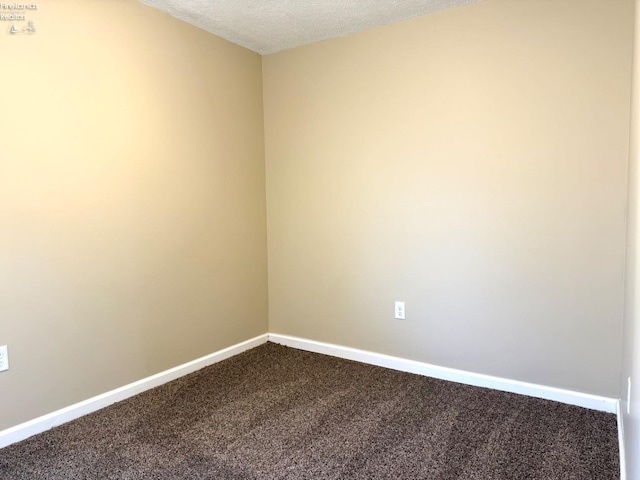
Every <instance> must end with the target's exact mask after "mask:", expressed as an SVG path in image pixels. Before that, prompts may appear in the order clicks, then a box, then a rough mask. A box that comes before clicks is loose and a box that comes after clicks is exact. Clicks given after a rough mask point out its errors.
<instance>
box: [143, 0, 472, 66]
mask: <svg viewBox="0 0 640 480" xmlns="http://www.w3.org/2000/svg"><path fill="white" fill-rule="evenodd" d="M142 1H143V3H146V4H147V5H150V6H152V7H156V8H159V9H161V10H164V11H166V12H168V13H170V14H171V15H173V16H174V17H177V18H179V19H181V20H184V21H186V22H188V23H191V24H193V25H196V26H198V27H200V28H203V29H204V30H207V31H209V32H211V33H214V34H215V35H218V36H220V37H223V38H226V39H227V40H229V41H231V42H234V43H237V44H238V45H242V46H243V47H246V48H249V49H250V50H253V51H254V52H258V53H260V54H263V55H264V54H268V53H275V52H279V51H281V50H287V49H289V48H294V47H299V46H301V45H307V44H309V43H313V42H317V41H320V40H325V39H327V38H333V37H341V36H343V35H347V34H349V33H354V32H359V31H362V30H366V29H368V28H372V27H377V26H379V25H388V24H390V23H394V22H398V21H401V20H406V19H408V18H412V17H417V16H419V15H426V14H428V13H434V12H438V11H441V10H445V9H448V8H453V7H458V6H461V5H466V4H469V3H475V2H478V1H480V0H142Z"/></svg>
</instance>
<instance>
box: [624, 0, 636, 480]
mask: <svg viewBox="0 0 640 480" xmlns="http://www.w3.org/2000/svg"><path fill="white" fill-rule="evenodd" d="M634 38H635V48H634V62H633V88H632V93H633V94H632V102H631V129H630V131H631V138H630V149H629V206H628V229H627V269H626V292H625V319H624V359H623V369H622V377H621V390H622V395H621V397H622V404H621V410H622V414H623V425H624V433H625V437H624V444H625V453H626V460H627V461H626V467H627V478H628V479H629V480H635V479H637V478H640V320H639V316H640V308H639V305H638V300H639V299H640V282H638V275H639V272H640V256H639V255H638V251H639V246H638V242H639V241H640V236H639V235H638V226H639V225H640V222H639V220H640V218H639V217H640V210H639V209H638V190H639V189H640V169H639V165H640V0H636V10H635V35H634ZM629 379H631V389H630V390H631V391H629V383H628V380H629Z"/></svg>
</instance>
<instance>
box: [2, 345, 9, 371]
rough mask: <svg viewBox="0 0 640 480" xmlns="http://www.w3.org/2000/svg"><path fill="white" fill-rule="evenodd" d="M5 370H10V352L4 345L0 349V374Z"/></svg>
mask: <svg viewBox="0 0 640 480" xmlns="http://www.w3.org/2000/svg"><path fill="white" fill-rule="evenodd" d="M5 370H9V351H8V350H7V346H6V345H3V346H1V347H0V372H4V371H5Z"/></svg>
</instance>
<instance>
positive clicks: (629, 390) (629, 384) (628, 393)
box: [627, 377, 631, 415]
mask: <svg viewBox="0 0 640 480" xmlns="http://www.w3.org/2000/svg"><path fill="white" fill-rule="evenodd" d="M627 415H631V377H627Z"/></svg>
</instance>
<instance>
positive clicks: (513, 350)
mask: <svg viewBox="0 0 640 480" xmlns="http://www.w3.org/2000/svg"><path fill="white" fill-rule="evenodd" d="M632 9H633V2H632V1H631V0H616V1H613V2H600V1H597V0H588V1H585V0H570V1H563V2H551V1H535V2H513V1H511V0H487V1H484V2H480V3H479V4H475V5H471V6H467V7H463V8H459V9H455V10H451V11H447V12H442V13H439V14H436V15H433V16H427V17H422V18H419V19H415V20H410V21H407V22H404V23H400V24H396V25H394V26H389V27H383V28H378V29H375V30H371V31H368V32H364V33H360V34H356V35H352V36H348V37H344V38H340V39H335V40H330V41H326V42H322V43H318V44H315V45H311V46H306V47H301V48H298V49H294V50H290V51H286V52H281V53H278V54H274V55H268V56H265V57H264V58H263V81H264V97H265V132H266V133H265V148H266V171H267V218H268V248H269V323H270V327H269V328H270V331H271V332H274V333H282V334H288V335H294V336H300V337H306V338H310V339H314V340H319V341H327V342H330V343H337V344H342V345H347V346H351V347H356V348H363V349H366V350H373V351H377V352H381V353H386V354H391V355H397V356H401V357H405V358H411V359H416V360H420V361H425V362H430V363H434V364H437V365H441V366H447V367H454V368H460V369H464V370H469V371H473V372H480V373H485V374H490V375H496V376H500V377H506V378H511V379H517V380H522V381H527V382H533V383H538V384H543V385H549V386H555V387H561V388H567V389H572V390H577V391H583V392H588V393H594V394H600V395H606V396H613V397H618V396H619V394H620V386H619V380H618V379H619V375H620V351H621V344H622V334H621V330H622V317H623V290H624V288H623V276H624V274H623V269H624V268H623V267H624V244H625V241H624V237H625V218H624V210H625V203H626V168H627V147H628V136H629V95H630V73H631V47H632V28H633V26H632ZM394 300H402V301H405V302H406V316H407V318H406V320H404V321H398V320H394V319H393V302H394Z"/></svg>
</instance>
